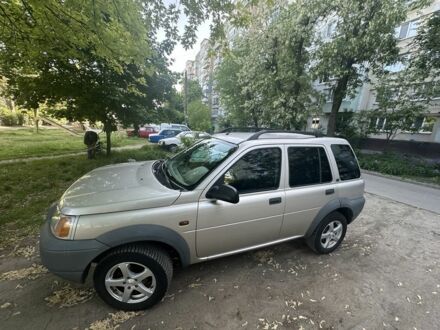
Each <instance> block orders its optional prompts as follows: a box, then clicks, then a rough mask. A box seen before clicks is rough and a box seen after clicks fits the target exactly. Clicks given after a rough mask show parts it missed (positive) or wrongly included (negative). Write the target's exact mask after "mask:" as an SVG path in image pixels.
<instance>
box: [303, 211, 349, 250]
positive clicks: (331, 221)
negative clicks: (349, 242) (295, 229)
mask: <svg viewBox="0 0 440 330" xmlns="http://www.w3.org/2000/svg"><path fill="white" fill-rule="evenodd" d="M346 232H347V220H346V219H345V217H344V215H342V214H341V213H339V212H332V213H330V214H329V215H327V216H326V217H325V218H324V219H323V220H322V221H321V223H320V224H319V226H318V228H317V229H316V230H315V232H314V233H313V235H312V236H310V237H309V238H308V239H307V244H308V245H309V246H310V248H311V249H312V250H313V251H315V252H317V253H320V254H326V253H330V252H333V251H334V250H336V249H337V248H338V246H339V245H340V244H341V243H342V241H343V240H344V237H345V233H346Z"/></svg>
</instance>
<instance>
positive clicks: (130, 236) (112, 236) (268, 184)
mask: <svg viewBox="0 0 440 330" xmlns="http://www.w3.org/2000/svg"><path fill="white" fill-rule="evenodd" d="M363 194H364V181H363V180H362V179H361V175H360V171H359V166H358V163H357V160H356V158H355V155H354V153H353V151H352V149H351V147H350V145H349V144H348V142H347V141H346V140H343V139H338V138H326V137H325V138H316V137H314V136H309V135H304V134H296V133H289V132H285V133H281V132H280V133H275V132H268V131H262V132H258V133H225V134H219V135H216V136H215V137H213V138H211V139H208V140H203V141H201V142H199V143H197V144H195V145H194V146H192V147H191V148H189V149H187V150H184V151H182V152H181V153H179V154H177V155H176V156H175V157H173V158H171V159H169V160H166V161H164V160H157V161H148V162H140V163H128V164H119V165H112V166H105V167H101V168H97V169H95V170H93V171H91V172H90V173H88V174H86V175H84V176H83V177H82V178H80V179H79V180H78V181H76V182H75V183H74V184H73V185H72V186H71V187H70V188H69V189H68V190H67V191H66V192H65V193H64V195H63V196H62V197H61V199H60V200H59V202H58V203H56V204H55V205H53V206H52V207H51V208H50V211H49V214H48V221H46V223H45V224H44V226H43V228H42V230H41V239H40V247H41V258H42V261H43V264H44V265H45V266H46V267H47V268H48V269H49V270H50V271H52V272H53V273H55V274H57V275H59V276H61V277H63V278H66V279H69V280H73V281H78V282H83V281H84V280H85V278H86V276H87V275H88V273H89V269H90V268H91V266H92V265H93V266H95V267H94V272H93V280H94V285H95V288H96V291H97V292H98V294H99V295H100V296H101V298H102V299H103V300H104V301H105V302H107V303H108V304H109V305H111V306H113V307H116V308H118V309H124V310H139V309H145V308H148V307H151V306H152V305H154V304H155V303H157V302H158V301H160V300H161V299H162V297H163V296H164V294H165V292H166V291H167V289H168V287H169V285H170V282H171V278H172V273H173V266H176V265H180V266H188V265H190V264H193V263H197V262H201V261H205V260H210V259H214V258H219V257H223V256H227V255H231V254H235V253H240V252H244V251H248V250H252V249H258V248H262V247H265V246H269V245H272V244H277V243H281V242H285V241H288V240H292V239H296V238H301V237H302V238H305V240H306V241H307V243H308V245H309V246H310V247H311V248H312V249H313V250H314V251H315V252H317V253H329V252H332V251H333V250H335V249H336V248H337V247H338V246H339V245H340V244H341V242H342V240H343V239H344V236H345V233H346V230H347V225H348V224H350V223H351V222H352V221H353V220H354V219H355V218H356V217H357V216H358V215H359V213H360V212H361V210H362V208H363V206H364V203H365V199H364V196H363Z"/></svg>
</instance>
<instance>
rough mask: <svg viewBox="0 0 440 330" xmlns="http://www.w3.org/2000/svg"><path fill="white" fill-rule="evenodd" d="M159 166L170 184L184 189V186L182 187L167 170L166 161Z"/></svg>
mask: <svg viewBox="0 0 440 330" xmlns="http://www.w3.org/2000/svg"><path fill="white" fill-rule="evenodd" d="M161 167H162V170H163V173H164V174H165V176H166V177H167V180H168V182H169V183H170V185H172V186H175V187H176V188H177V189H180V190H186V189H185V187H182V186H181V185H180V184H179V181H178V180H177V179H176V178H175V177H174V176H173V175H172V174H171V173H170V171H168V167H167V162H166V161H164V162H163V163H162V166H161Z"/></svg>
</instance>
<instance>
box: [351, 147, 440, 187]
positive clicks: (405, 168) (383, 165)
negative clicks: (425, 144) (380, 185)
mask: <svg viewBox="0 0 440 330" xmlns="http://www.w3.org/2000/svg"><path fill="white" fill-rule="evenodd" d="M358 160H359V165H360V167H361V168H362V169H364V170H369V171H375V172H380V173H384V174H390V175H397V176H406V177H424V178H436V177H437V179H438V178H439V175H440V165H439V164H438V163H429V162H427V161H426V160H423V159H421V158H419V157H414V156H408V155H401V154H396V153H384V154H362V153H360V154H358ZM437 183H440V181H438V182H437Z"/></svg>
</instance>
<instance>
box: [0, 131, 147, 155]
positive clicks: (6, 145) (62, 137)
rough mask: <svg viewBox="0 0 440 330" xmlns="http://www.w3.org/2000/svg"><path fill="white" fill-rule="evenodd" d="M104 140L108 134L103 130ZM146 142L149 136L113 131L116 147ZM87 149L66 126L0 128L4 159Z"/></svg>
mask: <svg viewBox="0 0 440 330" xmlns="http://www.w3.org/2000/svg"><path fill="white" fill-rule="evenodd" d="M100 138H101V141H103V142H104V141H105V135H104V134H100ZM132 144H146V140H145V139H139V138H137V137H130V138H129V137H127V135H126V133H125V132H115V133H113V134H112V145H113V147H121V146H126V145H132ZM81 151H84V152H85V145H84V143H83V136H74V135H71V134H69V133H68V132H66V131H64V130H62V129H54V128H41V129H40V132H39V133H38V134H37V133H35V131H34V129H33V128H17V129H0V160H5V159H15V158H26V157H39V156H48V155H60V154H66V153H73V152H81Z"/></svg>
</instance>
